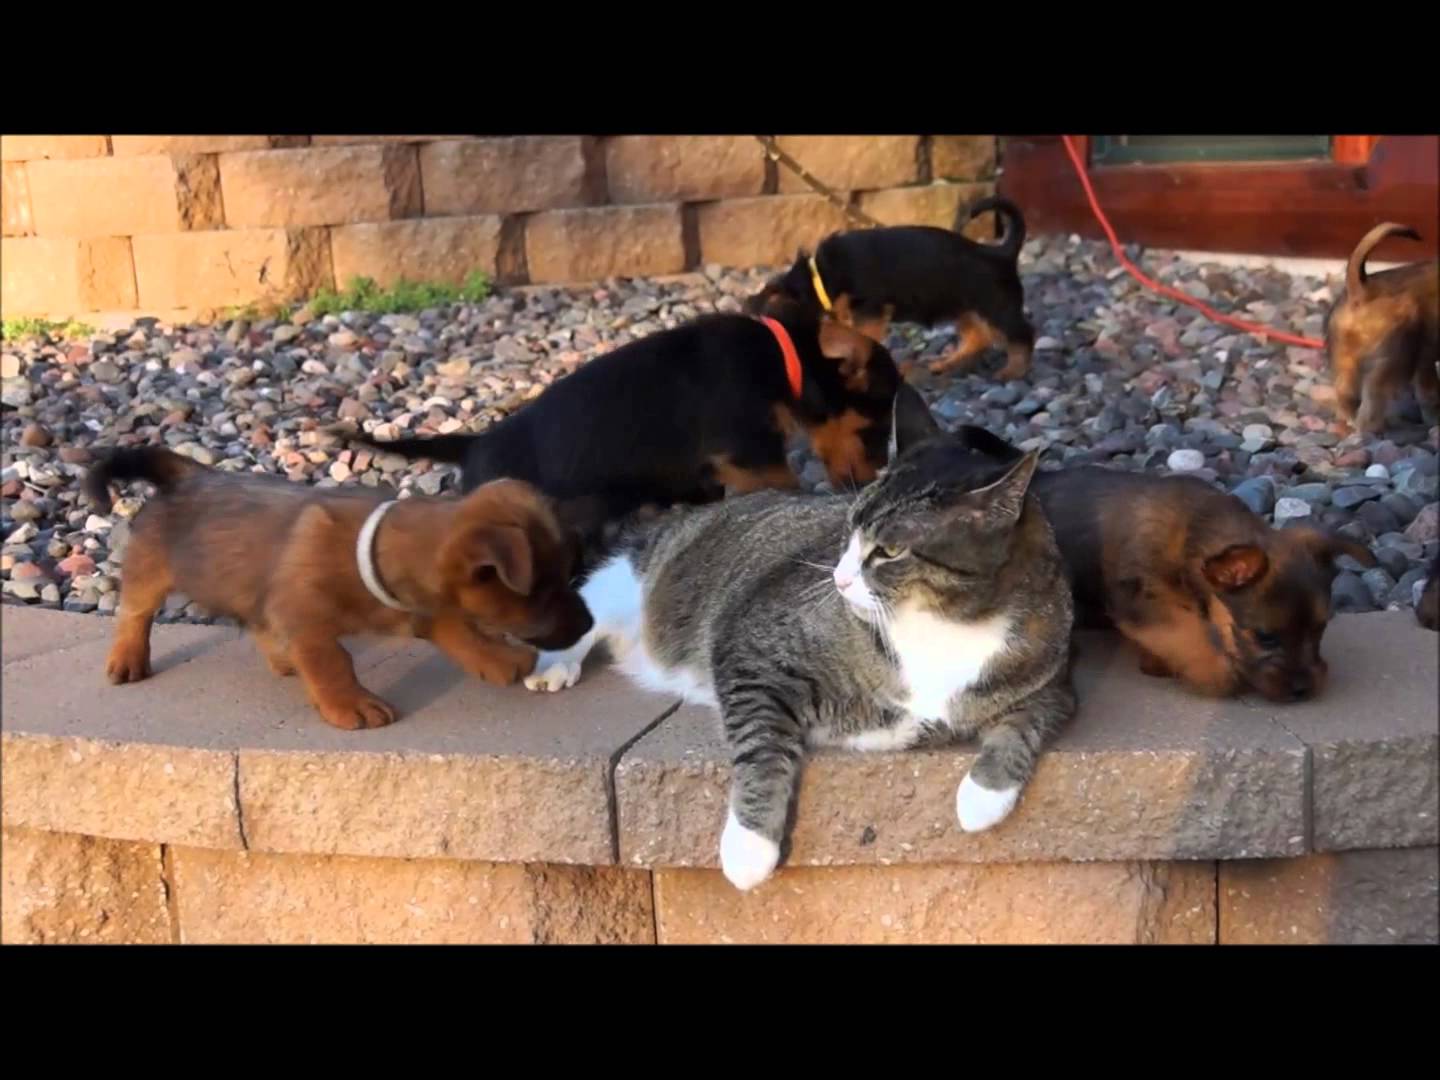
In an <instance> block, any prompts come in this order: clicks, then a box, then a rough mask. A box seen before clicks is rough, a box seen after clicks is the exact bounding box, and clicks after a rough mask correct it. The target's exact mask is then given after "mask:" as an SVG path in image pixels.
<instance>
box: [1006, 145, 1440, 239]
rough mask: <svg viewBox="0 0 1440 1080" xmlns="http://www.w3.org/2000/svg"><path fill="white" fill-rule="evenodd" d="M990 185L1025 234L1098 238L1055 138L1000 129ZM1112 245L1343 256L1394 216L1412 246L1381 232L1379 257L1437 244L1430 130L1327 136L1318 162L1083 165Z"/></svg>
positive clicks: (1437, 194)
mask: <svg viewBox="0 0 1440 1080" xmlns="http://www.w3.org/2000/svg"><path fill="white" fill-rule="evenodd" d="M1001 138H1002V139H1003V140H1004V141H1003V145H1002V150H1001V162H1000V164H1001V168H1000V179H999V184H998V190H999V192H1000V194H1002V195H1004V196H1006V197H1007V198H1010V199H1012V200H1014V201H1015V202H1016V203H1017V204H1018V205H1019V206H1020V208H1021V210H1022V211H1024V213H1025V219H1026V224H1027V226H1028V227H1029V229H1030V231H1031V232H1034V233H1054V232H1063V233H1079V234H1080V235H1082V236H1087V237H1092V238H1097V239H1099V238H1103V237H1104V232H1103V231H1102V230H1101V228H1100V225H1099V223H1098V222H1097V221H1096V220H1095V217H1094V214H1093V212H1092V211H1091V209H1090V205H1089V202H1088V201H1087V199H1086V197H1085V192H1084V189H1083V188H1082V187H1081V185H1080V181H1079V179H1078V178H1077V177H1076V176H1075V170H1074V167H1073V165H1072V164H1071V162H1070V158H1069V155H1068V154H1066V152H1065V148H1064V145H1063V144H1062V143H1061V141H1060V136H1058V135H1007V136H1001ZM1075 140H1076V143H1077V149H1078V150H1079V151H1080V153H1081V156H1082V158H1083V159H1084V160H1085V161H1086V162H1087V173H1088V175H1089V177H1090V181H1091V184H1092V186H1093V187H1094V189H1095V195H1096V198H1097V199H1098V200H1099V201H1100V206H1101V208H1102V209H1103V210H1104V211H1105V213H1106V215H1107V216H1108V217H1109V218H1110V222H1111V224H1112V225H1113V226H1114V228H1115V231H1116V233H1117V234H1118V235H1119V237H1120V240H1121V242H1122V243H1139V244H1143V245H1145V246H1147V247H1163V248H1180V249H1194V250H1200V251H1216V252H1242V253H1247V254H1257V255H1286V256H1309V257H1320V258H1345V257H1346V256H1348V255H1349V254H1350V252H1351V250H1353V248H1354V247H1355V244H1356V243H1357V242H1358V241H1359V239H1360V237H1361V236H1363V235H1364V234H1365V233H1366V232H1367V231H1368V230H1369V229H1370V227H1371V226H1372V225H1375V224H1377V223H1379V222H1382V221H1395V222H1399V223H1401V224H1405V225H1409V226H1411V227H1412V228H1414V229H1416V230H1418V231H1419V233H1420V234H1421V236H1422V238H1423V239H1422V242H1421V243H1415V242H1414V241H1406V240H1388V241H1386V242H1385V243H1384V244H1382V245H1381V246H1380V247H1379V248H1378V249H1377V250H1376V252H1375V256H1374V257H1375V259H1376V260H1377V261H1397V262H1410V261H1414V260H1416V259H1420V258H1426V257H1432V258H1433V257H1434V256H1435V255H1436V254H1437V253H1440V246H1437V239H1440V237H1437V234H1440V205H1437V204H1440V136H1437V135H1335V136H1332V137H1331V151H1330V159H1329V160H1328V161H1315V160H1310V161H1278V162H1277V161H1271V162H1235V163H1231V162H1177V163H1166V164H1153V165H1149V164H1125V165H1089V164H1088V163H1089V160H1090V146H1091V141H1090V140H1091V137H1090V136H1087V135H1080V136H1076V137H1075Z"/></svg>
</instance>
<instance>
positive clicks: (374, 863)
mask: <svg viewBox="0 0 1440 1080" xmlns="http://www.w3.org/2000/svg"><path fill="white" fill-rule="evenodd" d="M174 863H175V883H176V893H177V896H178V898H179V902H178V905H177V907H178V909H179V912H180V936H181V940H182V941H183V942H186V943H208V944H217V943H230V944H239V943H245V944H300V943H314V944H551V943H554V944H562V943H564V944H643V943H649V942H651V941H653V940H654V929H653V921H652V920H653V916H652V912H651V907H650V887H649V881H648V875H646V874H644V873H643V872H635V871H624V870H617V869H614V868H584V869H580V868H572V867H545V866H522V865H519V864H516V863H486V862H461V861H458V860H454V859H367V858H355V857H350V856H309V855H269V854H261V853H255V852H239V853H231V852H217V851H204V850H201V849H198V848H177V849H176V850H175V852H174Z"/></svg>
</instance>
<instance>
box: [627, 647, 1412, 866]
mask: <svg viewBox="0 0 1440 1080" xmlns="http://www.w3.org/2000/svg"><path fill="white" fill-rule="evenodd" d="M1342 621H1343V620H1337V622H1342ZM1336 632H1337V627H1336V626H1335V624H1332V629H1331V633H1336ZM1338 632H1339V633H1340V634H1342V635H1343V634H1344V633H1345V630H1344V629H1343V627H1342V628H1338ZM1077 638H1078V641H1079V643H1080V648H1081V653H1080V662H1079V664H1078V668H1077V671H1076V677H1075V682H1076V691H1077V693H1078V695H1079V700H1080V712H1079V715H1078V716H1077V717H1076V719H1075V720H1074V722H1073V723H1072V724H1071V726H1070V727H1069V729H1068V730H1067V731H1066V732H1065V733H1064V734H1063V735H1062V736H1061V738H1060V739H1059V740H1057V742H1056V744H1055V745H1054V746H1053V747H1052V748H1050V749H1049V750H1047V751H1046V753H1045V755H1044V756H1043V757H1042V758H1041V761H1040V764H1039V766H1038V768H1037V769H1036V773H1035V776H1034V777H1033V779H1032V780H1031V781H1030V783H1029V784H1028V785H1027V786H1026V789H1025V791H1024V793H1023V794H1022V795H1021V798H1020V803H1019V805H1018V806H1017V807H1016V809H1015V811H1014V812H1013V813H1012V814H1011V816H1010V817H1009V818H1007V819H1006V820H1005V821H1004V822H1002V823H1001V824H1000V825H998V826H996V827H995V828H993V829H990V830H987V831H985V832H981V833H964V832H962V831H961V830H960V827H959V825H958V824H957V822H956V820H955V792H956V789H957V788H958V786H959V784H960V781H961V780H962V779H963V778H964V776H965V774H966V772H967V771H968V770H969V768H970V765H971V764H972V762H973V761H974V748H973V745H966V746H964V747H963V749H959V748H957V749H953V750H952V749H948V748H947V749H942V750H932V751H910V752H904V753H886V754H866V753H842V752H822V753H816V754H814V755H813V756H811V757H810V758H808V759H807V761H806V764H805V770H804V774H803V777H802V781H801V785H800V793H799V803H798V806H797V809H796V820H795V826H794V831H793V833H792V836H791V844H792V847H791V851H790V855H789V865H791V866H827V865H850V864H867V863H881V864H889V863H925V862H931V863H949V862H995V861H1007V862H1010V861H1014V862H1030V861H1038V862H1052V861H1060V860H1116V861H1120V860H1162V859H1206V860H1210V859H1218V858H1227V857H1258V856H1265V855H1277V856H1278V855H1293V854H1300V853H1302V852H1304V851H1305V850H1306V827H1305V826H1306V821H1305V812H1306V776H1305V753H1304V748H1303V747H1302V746H1301V745H1300V743H1299V741H1298V740H1297V739H1295V738H1294V737H1293V736H1292V735H1290V734H1289V733H1287V732H1286V731H1285V728H1284V726H1282V718H1281V717H1279V716H1278V715H1277V710H1278V709H1279V708H1281V707H1280V706H1271V705H1268V704H1265V703H1261V702H1256V701H1235V702H1224V703H1216V702H1212V701H1208V700H1202V699H1199V698H1195V697H1188V696H1187V695H1185V694H1184V692H1183V691H1181V690H1180V688H1178V687H1176V686H1174V685H1173V684H1171V683H1169V682H1166V681H1162V680H1159V679H1153V678H1149V677H1147V676H1143V675H1141V674H1140V673H1139V672H1138V670H1137V669H1136V661H1135V657H1134V655H1133V654H1131V653H1130V652H1129V651H1128V648H1125V647H1121V646H1120V645H1119V644H1118V643H1117V642H1116V641H1115V639H1114V638H1113V637H1110V636H1107V635H1100V634H1082V635H1077ZM1328 640H1329V638H1328V635H1327V642H1328ZM1381 670H1383V669H1381ZM1376 705H1377V707H1380V708H1383V707H1384V703H1383V702H1377V703H1376ZM1303 707H1304V706H1284V707H1283V708H1284V709H1285V710H1286V714H1285V717H1284V719H1285V720H1288V718H1289V716H1290V714H1291V711H1292V710H1294V709H1296V708H1303ZM730 758H731V755H730V752H729V750H728V748H727V747H726V746H725V743H724V739H723V736H722V735H721V732H720V725H719V723H718V721H717V719H716V717H715V714H714V713H713V711H712V710H709V709H702V708H698V707H683V708H681V709H679V710H677V711H676V712H675V713H674V714H672V715H671V716H670V717H668V718H667V719H666V720H664V721H663V722H662V723H661V724H660V725H659V726H658V727H656V728H655V730H653V731H651V732H649V733H648V734H647V735H646V736H645V737H644V738H642V739H640V740H639V741H638V742H637V743H636V744H635V745H634V746H633V747H631V748H630V749H629V750H628V751H627V752H626V754H625V756H624V757H623V758H622V759H621V761H620V764H619V766H618V767H617V768H616V771H615V791H616V798H617V800H618V803H619V814H620V861H621V863H622V865H627V866H648V867H659V866H703V867H710V866H716V865H718V857H719V840H720V831H721V829H722V827H723V825H724V820H725V813H726V806H727V800H728V797H729V781H730Z"/></svg>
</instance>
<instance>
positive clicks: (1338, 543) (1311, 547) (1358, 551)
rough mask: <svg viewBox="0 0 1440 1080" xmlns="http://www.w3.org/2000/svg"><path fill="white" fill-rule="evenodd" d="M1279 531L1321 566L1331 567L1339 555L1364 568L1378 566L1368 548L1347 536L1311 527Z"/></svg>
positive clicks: (1293, 527)
mask: <svg viewBox="0 0 1440 1080" xmlns="http://www.w3.org/2000/svg"><path fill="white" fill-rule="evenodd" d="M1280 531H1281V532H1282V533H1283V534H1284V535H1286V536H1290V537H1293V538H1294V539H1295V540H1296V541H1297V542H1298V543H1299V544H1300V545H1301V546H1302V547H1304V548H1305V550H1307V551H1308V552H1310V554H1311V555H1313V556H1314V557H1315V561H1316V562H1318V563H1320V565H1321V566H1329V565H1331V564H1332V563H1334V561H1335V560H1336V559H1337V558H1339V557H1340V556H1341V555H1349V556H1350V557H1351V558H1352V559H1354V560H1355V561H1356V562H1358V563H1359V564H1360V565H1361V566H1364V567H1372V566H1378V565H1379V563H1377V562H1376V561H1375V556H1374V555H1372V554H1371V553H1370V549H1369V548H1368V547H1366V546H1365V545H1364V544H1362V543H1360V542H1359V541H1357V540H1351V539H1350V538H1349V537H1348V536H1341V535H1339V534H1338V533H1332V532H1326V531H1324V530H1323V529H1317V528H1315V526H1313V525H1291V526H1289V527H1287V528H1285V529H1282V530H1280Z"/></svg>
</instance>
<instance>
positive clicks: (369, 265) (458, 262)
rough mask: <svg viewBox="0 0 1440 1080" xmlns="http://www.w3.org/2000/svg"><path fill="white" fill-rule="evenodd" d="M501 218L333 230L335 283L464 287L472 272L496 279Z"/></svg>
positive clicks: (393, 223)
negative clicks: (361, 279)
mask: <svg viewBox="0 0 1440 1080" xmlns="http://www.w3.org/2000/svg"><path fill="white" fill-rule="evenodd" d="M500 220H501V219H500V218H499V217H498V216H485V217H453V218H415V219H412V220H410V221H390V222H384V223H379V224H368V225H338V226H336V227H335V228H334V229H332V230H330V252H331V257H332V258H333V259H334V262H335V280H336V281H338V282H340V283H341V284H342V285H343V284H344V283H346V282H348V281H349V280H350V279H351V278H352V277H355V276H357V275H358V276H360V277H368V278H373V279H374V280H375V281H377V282H379V283H380V284H381V285H390V284H393V283H394V282H396V281H397V280H399V279H400V278H402V277H403V278H406V279H407V280H409V281H446V282H451V283H453V284H457V285H458V284H460V283H461V282H463V281H464V280H465V278H466V276H467V275H468V274H469V273H470V272H471V271H472V270H481V271H483V272H484V273H486V274H488V275H489V276H490V277H491V278H494V276H495V260H496V256H497V255H498V254H499V252H500Z"/></svg>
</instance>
